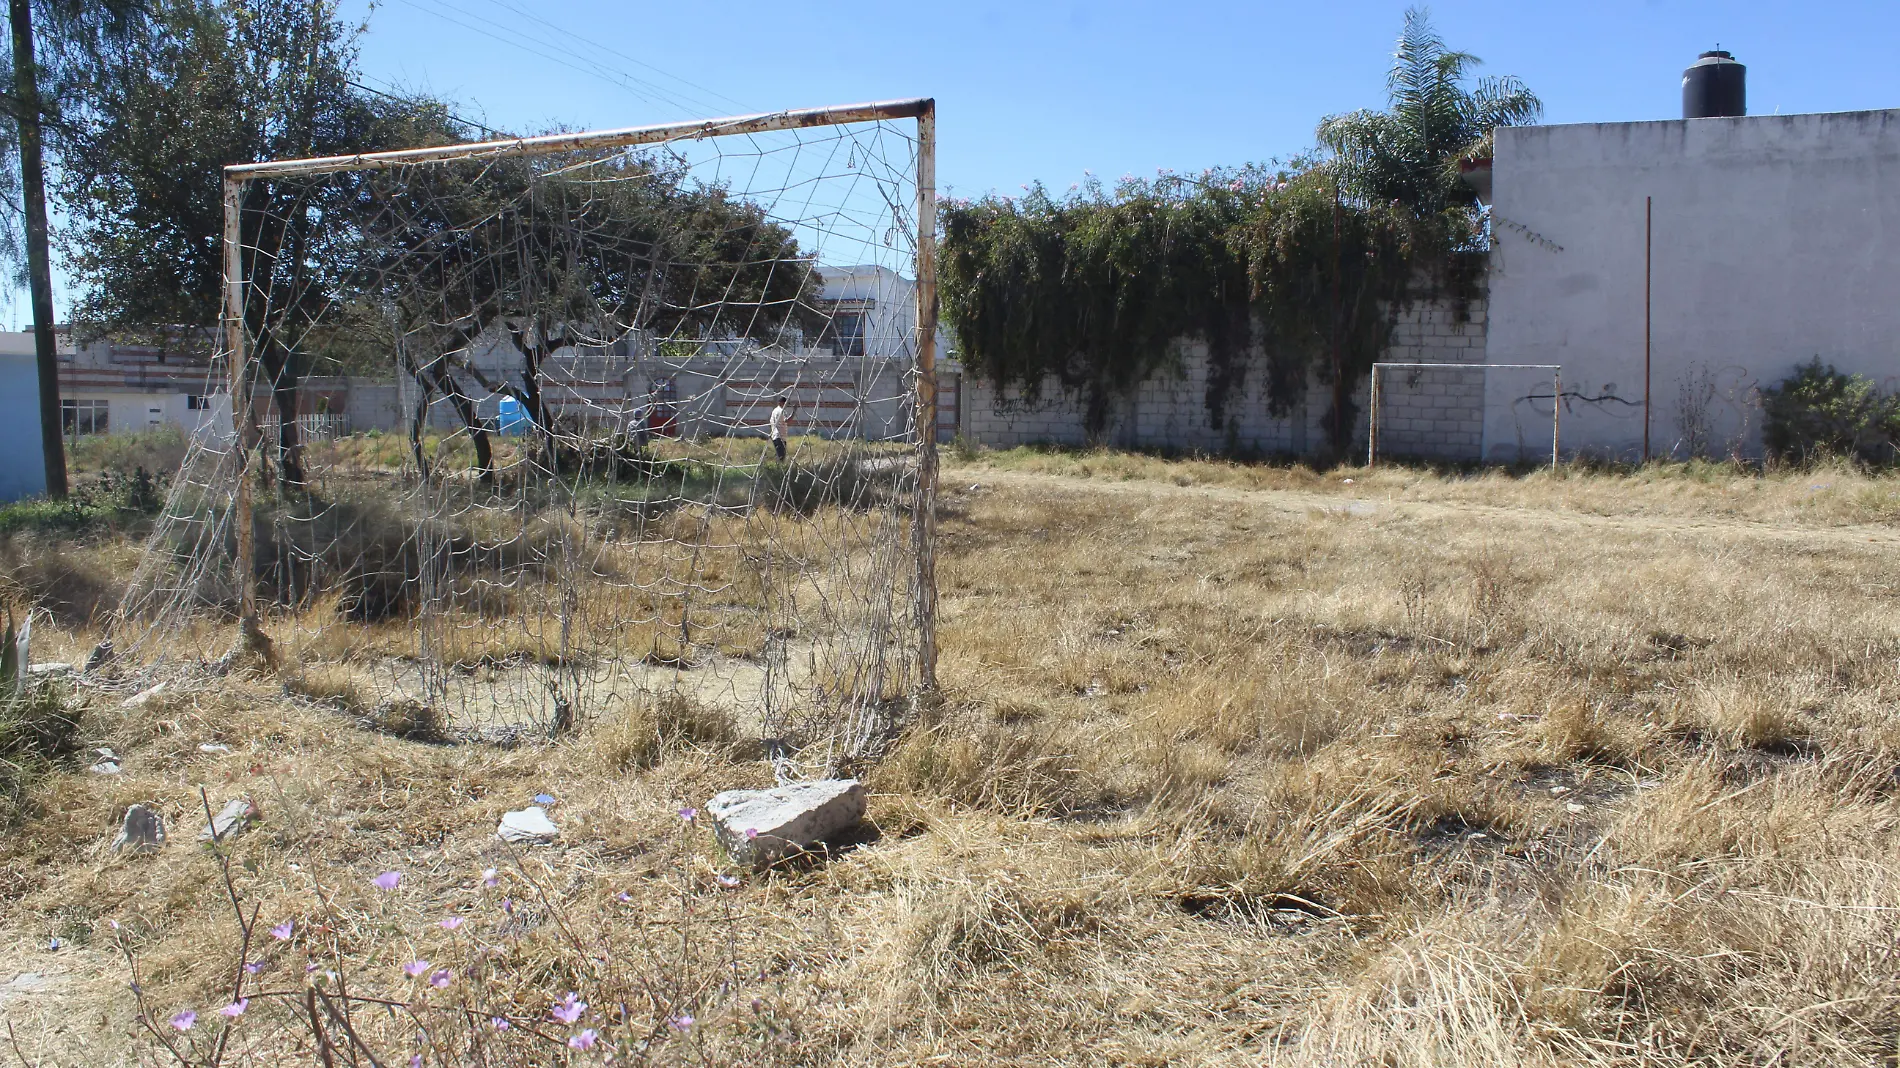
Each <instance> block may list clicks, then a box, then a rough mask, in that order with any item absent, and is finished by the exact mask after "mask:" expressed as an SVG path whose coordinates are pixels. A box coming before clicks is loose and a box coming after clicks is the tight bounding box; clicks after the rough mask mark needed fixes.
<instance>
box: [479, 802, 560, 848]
mask: <svg viewBox="0 0 1900 1068" xmlns="http://www.w3.org/2000/svg"><path fill="white" fill-rule="evenodd" d="M560 833H561V829H560V828H559V827H556V826H555V825H554V821H553V820H551V819H548V814H547V813H546V812H545V811H543V810H542V809H540V808H538V807H535V806H530V807H528V808H524V809H521V810H519V811H516V812H506V813H503V814H502V817H501V826H499V827H496V828H495V837H497V838H499V839H501V840H502V841H504V842H548V841H552V840H553V839H554V838H555V837H556V836H558V835H559V834H560Z"/></svg>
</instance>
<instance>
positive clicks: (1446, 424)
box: [1366, 362, 1563, 467]
mask: <svg viewBox="0 0 1900 1068" xmlns="http://www.w3.org/2000/svg"><path fill="white" fill-rule="evenodd" d="M1500 390H1502V391H1503V394H1504V395H1507V399H1508V405H1509V419H1510V426H1511V428H1512V429H1513V431H1514V432H1515V434H1516V438H1517V452H1518V455H1519V457H1520V458H1522V457H1526V456H1529V455H1532V454H1533V453H1534V452H1535V451H1536V450H1537V448H1538V445H1537V443H1536V442H1537V441H1538V435H1541V434H1542V433H1543V429H1542V428H1543V420H1544V418H1545V417H1546V416H1548V418H1549V426H1548V440H1549V441H1550V462H1551V465H1552V466H1553V467H1554V466H1556V464H1557V462H1558V451H1557V443H1558V432H1559V430H1560V428H1561V421H1562V410H1561V409H1562V407H1563V367H1562V366H1561V365H1560V364H1554V363H1399V362H1392V363H1375V364H1373V365H1372V374H1371V378H1370V381H1369V384H1368V387H1367V404H1366V413H1367V414H1366V466H1367V467H1371V466H1373V465H1374V464H1376V463H1377V462H1378V460H1379V456H1380V455H1381V454H1385V455H1398V456H1410V457H1419V458H1424V459H1439V460H1471V459H1479V458H1480V453H1481V451H1482V450H1483V448H1484V445H1485V440H1484V439H1485V424H1486V421H1487V419H1488V418H1489V417H1490V415H1491V413H1492V408H1493V405H1494V403H1495V402H1497V401H1498V397H1497V396H1494V395H1495V394H1499V392H1500ZM1546 407H1548V412H1546V411H1545V409H1546ZM1527 426H1529V427H1531V428H1533V431H1532V432H1531V435H1530V436H1527V430H1526V428H1527ZM1527 445H1528V447H1527Z"/></svg>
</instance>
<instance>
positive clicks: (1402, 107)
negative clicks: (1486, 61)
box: [1319, 8, 1544, 219]
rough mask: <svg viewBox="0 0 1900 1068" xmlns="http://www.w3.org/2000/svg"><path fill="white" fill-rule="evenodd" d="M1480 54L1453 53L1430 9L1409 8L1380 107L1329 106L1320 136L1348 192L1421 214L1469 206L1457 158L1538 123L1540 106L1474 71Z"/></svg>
mask: <svg viewBox="0 0 1900 1068" xmlns="http://www.w3.org/2000/svg"><path fill="white" fill-rule="evenodd" d="M1481 62H1482V61H1481V60H1480V59H1478V57H1477V56H1474V55H1472V54H1471V53H1469V52H1454V51H1451V50H1450V49H1448V48H1446V47H1445V41H1444V39H1443V38H1441V37H1439V36H1438V33H1437V31H1435V30H1433V29H1432V24H1431V17H1430V12H1428V11H1427V10H1426V9H1424V8H1411V9H1409V10H1408V11H1406V13H1405V28H1404V29H1403V30H1401V31H1400V33H1399V41H1398V48H1397V50H1396V51H1395V52H1394V53H1393V56H1392V69H1391V71H1390V72H1388V73H1387V74H1386V79H1385V87H1386V97H1387V107H1386V109H1385V110H1384V111H1370V110H1361V111H1353V112H1348V113H1347V114H1344V115H1332V116H1328V117H1327V118H1326V119H1324V120H1322V121H1321V122H1320V124H1319V141H1320V144H1322V145H1323V146H1325V147H1326V148H1327V149H1330V150H1331V151H1332V152H1333V153H1334V155H1335V162H1334V166H1335V167H1337V168H1338V174H1339V178H1340V181H1341V183H1342V185H1343V187H1344V189H1345V191H1346V192H1347V193H1349V194H1350V195H1353V196H1355V197H1357V198H1360V199H1362V200H1365V201H1370V202H1381V201H1387V202H1389V201H1397V202H1398V203H1400V204H1401V205H1404V206H1405V207H1407V208H1410V209H1411V210H1412V212H1413V214H1414V215H1416V216H1417V217H1419V218H1421V219H1432V218H1434V217H1438V216H1442V215H1444V214H1445V213H1446V212H1448V211H1460V210H1462V209H1465V208H1468V207H1469V206H1471V205H1472V204H1473V203H1474V202H1475V201H1476V197H1475V195H1474V194H1473V192H1472V191H1471V189H1470V187H1468V186H1467V185H1465V184H1464V183H1463V182H1461V181H1459V177H1458V170H1459V169H1458V164H1459V163H1460V162H1461V161H1463V160H1470V159H1481V158H1488V157H1489V156H1490V151H1491V131H1492V130H1494V129H1496V128H1497V127H1499V126H1517V125H1522V124H1524V123H1531V122H1536V121H1537V119H1538V118H1539V117H1540V116H1542V115H1543V112H1544V105H1543V103H1542V102H1541V101H1539V100H1538V99H1537V94H1535V93H1533V92H1531V91H1530V89H1529V88H1527V87H1526V86H1525V85H1524V83H1523V82H1521V81H1519V80H1518V79H1516V78H1512V77H1503V78H1478V79H1476V80H1475V81H1473V80H1472V72H1473V71H1475V70H1476V69H1477V67H1478V66H1479V65H1480V63H1481Z"/></svg>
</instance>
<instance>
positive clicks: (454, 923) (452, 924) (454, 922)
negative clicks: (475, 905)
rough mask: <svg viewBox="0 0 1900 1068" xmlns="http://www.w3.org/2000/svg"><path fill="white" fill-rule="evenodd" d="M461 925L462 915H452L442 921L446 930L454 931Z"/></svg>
mask: <svg viewBox="0 0 1900 1068" xmlns="http://www.w3.org/2000/svg"><path fill="white" fill-rule="evenodd" d="M460 926H462V917H460V916H450V917H448V918H447V919H445V920H443V921H442V929H443V930H444V931H453V930H455V929H456V928H457V927H460Z"/></svg>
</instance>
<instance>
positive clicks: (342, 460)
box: [118, 100, 937, 774]
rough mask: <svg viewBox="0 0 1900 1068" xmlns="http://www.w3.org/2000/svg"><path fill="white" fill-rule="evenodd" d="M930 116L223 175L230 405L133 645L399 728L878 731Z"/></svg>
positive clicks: (815, 752) (926, 409) (841, 735)
mask: <svg viewBox="0 0 1900 1068" xmlns="http://www.w3.org/2000/svg"><path fill="white" fill-rule="evenodd" d="M934 127H935V110H934V104H933V102H932V101H930V100H906V101H896V102H888V103H876V104H863V105H853V106H848V107H833V108H820V109H815V110H808V111H787V112H777V113H771V114H761V115H748V116H740V117H734V118H723V119H712V120H707V121H702V122H692V123H682V124H673V125H661V126H645V127H635V128H628V129H620V130H605V131H597V132H590V133H576V134H558V135H552V136H543V137H528V138H519V139H510V140H498V141H488V142H481V143H470V144H452V145H445V146H441V147H426V148H417V149H412V150H405V151H396V152H383V153H376V154H369V155H360V156H351V157H335V158H326V159H303V160H281V161H274V162H268V163H258V164H249V165H242V166H233V167H230V168H227V169H226V171H225V181H224V246H223V247H224V252H223V255H224V270H225V279H226V291H227V292H226V307H225V322H224V329H223V343H222V350H223V351H222V353H221V355H220V357H219V362H218V363H217V364H216V365H215V366H216V371H215V374H216V375H217V377H218V378H219V379H220V381H221V382H222V383H223V388H224V390H225V392H226V393H227V394H228V396H227V398H225V399H226V400H227V401H228V402H229V403H230V411H231V413H232V418H231V420H230V424H229V426H226V427H221V428H219V429H218V430H217V431H216V432H211V433H201V434H200V435H199V436H198V437H197V438H196V440H194V442H193V444H192V448H191V450H190V454H189V456H188V458H187V460H186V462H185V465H184V467H183V469H182V470H181V472H180V474H179V477H178V478H177V480H176V481H175V483H174V485H173V489H172V492H171V499H170V503H169V506H168V508H167V511H166V515H165V518H164V519H163V520H162V521H161V523H160V524H159V525H158V528H157V530H156V531H155V532H154V534H153V535H152V538H151V540H150V542H149V544H148V546H147V549H146V552H145V556H144V558H143V561H142V563H141V565H140V567H139V569H138V572H137V577H136V580H135V581H134V583H133V586H132V589H131V591H130V593H128V595H127V597H126V599H125V601H124V604H123V605H122V608H121V612H120V617H119V622H118V632H119V634H122V635H123V641H122V648H124V649H126V650H127V651H129V652H131V653H132V654H133V655H134V658H135V659H136V660H137V661H139V662H142V663H144V664H147V665H153V666H159V665H165V664H170V665H173V666H176V665H178V664H179V663H180V662H181V661H187V660H191V659H192V658H193V657H202V658H211V657H214V656H216V654H217V651H218V649H219V648H220V646H223V647H226V648H229V649H232V650H237V649H249V650H251V651H253V652H255V653H259V654H262V655H264V656H266V657H267V658H268V659H269V661H270V662H271V663H272V664H274V665H275V670H277V671H278V672H280V673H281V674H282V676H283V678H284V679H285V682H286V685H287V686H289V687H290V688H291V689H293V690H300V691H301V692H303V693H305V694H307V695H309V696H310V697H312V698H313V699H318V700H324V701H330V702H334V703H337V704H338V705H340V706H343V707H346V708H347V709H349V710H350V711H352V712H356V713H360V714H361V715H363V716H365V717H367V718H370V719H372V720H377V721H380V722H384V723H385V724H387V725H389V726H390V727H391V729H405V730H415V729H438V730H448V731H453V732H456V733H461V734H479V735H488V734H498V735H512V734H521V733H530V732H538V733H543V734H559V733H561V732H564V731H569V730H573V729H576V728H577V727H578V726H580V725H581V724H582V723H583V722H584V721H585V720H587V719H588V718H591V717H598V716H602V715H605V714H613V713H616V712H618V711H624V712H625V713H627V714H628V715H630V716H634V717H636V722H639V723H644V724H647V725H648V729H649V733H650V734H652V735H653V737H654V738H656V739H658V741H659V742H661V743H664V742H665V741H666V740H667V739H669V738H674V737H678V738H681V739H684V740H687V741H691V740H693V739H694V738H696V737H699V736H707V738H710V736H712V735H718V734H720V733H721V732H728V731H730V732H736V733H737V734H738V735H739V736H742V737H744V736H751V737H757V738H762V739H771V740H773V748H774V750H775V751H776V752H777V753H778V754H779V758H780V759H781V760H782V761H784V762H789V764H791V765H796V766H795V767H792V769H791V772H792V774H800V773H814V772H832V771H836V770H838V769H839V768H840V767H842V766H845V765H848V764H849V763H850V762H852V761H853V760H856V759H859V758H861V757H863V756H865V755H866V754H869V753H871V752H873V751H874V750H875V749H876V748H877V747H878V746H880V745H881V744H883V742H884V741H885V740H887V739H888V738H889V737H890V735H891V734H892V732H893V731H894V730H896V729H897V727H898V726H899V725H901V722H902V720H903V717H904V715H905V711H906V710H907V709H908V708H910V707H911V706H912V704H913V703H914V701H915V700H916V699H917V697H918V696H919V695H920V694H921V693H923V692H926V691H928V690H930V689H932V688H934V686H935V660H936V645H935V600H936V598H935V576H934V563H933V558H934V542H935V536H934V515H935V509H934V501H935V493H936V464H937V452H936V434H935V433H934V428H935V427H936V411H935V409H936V392H935V381H936V372H935V355H936V353H935V341H936V333H937V294H936V278H935V228H936V220H935V214H936V205H935V178H934V169H935V148H934V138H935V134H934ZM313 417H322V418H323V419H324V420H328V422H326V423H325V424H324V425H326V426H329V427H331V428H332V429H331V431H330V432H328V433H325V434H322V435H313V434H311V433H309V432H308V427H309V426H311V425H312V423H313ZM232 655H236V654H235V652H234V653H232V654H230V655H227V657H226V662H227V663H228V662H229V659H230V656H232ZM702 740H704V739H702ZM781 770H785V768H784V767H782V769H781Z"/></svg>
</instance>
